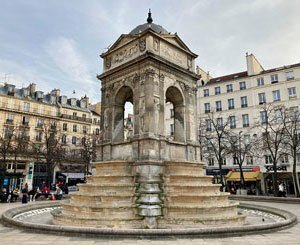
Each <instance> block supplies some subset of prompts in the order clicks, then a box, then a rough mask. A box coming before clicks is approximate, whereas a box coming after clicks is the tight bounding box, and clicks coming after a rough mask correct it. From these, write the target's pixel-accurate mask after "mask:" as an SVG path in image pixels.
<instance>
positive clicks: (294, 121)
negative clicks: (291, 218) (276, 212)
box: [283, 109, 300, 197]
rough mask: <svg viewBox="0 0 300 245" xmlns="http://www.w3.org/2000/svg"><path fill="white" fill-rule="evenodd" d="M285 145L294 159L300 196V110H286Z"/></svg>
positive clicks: (294, 170)
mask: <svg viewBox="0 0 300 245" xmlns="http://www.w3.org/2000/svg"><path fill="white" fill-rule="evenodd" d="M284 114H285V115H284V119H285V120H283V123H284V130H285V135H284V136H285V139H284V146H285V148H286V149H287V150H288V153H289V155H290V156H291V157H292V159H293V182H294V188H295V195H296V197H300V188H299V178H298V173H297V156H298V154H300V113H299V111H298V110H296V111H295V110H293V109H289V110H285V111H284Z"/></svg>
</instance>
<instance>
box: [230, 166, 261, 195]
mask: <svg viewBox="0 0 300 245" xmlns="http://www.w3.org/2000/svg"><path fill="white" fill-rule="evenodd" d="M243 176H244V181H245V186H244V189H246V190H247V194H248V195H259V194H261V192H262V191H261V172H260V168H259V167H253V168H243ZM226 183H227V189H228V190H229V191H230V192H231V193H232V194H236V193H237V192H238V190H240V189H241V186H240V183H241V173H240V169H239V168H233V169H232V170H231V171H230V172H228V174H227V175H226Z"/></svg>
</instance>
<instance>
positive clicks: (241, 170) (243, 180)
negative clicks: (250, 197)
mask: <svg viewBox="0 0 300 245" xmlns="http://www.w3.org/2000/svg"><path fill="white" fill-rule="evenodd" d="M239 168H240V183H241V189H244V188H245V178H244V172H243V168H242V165H241V164H239Z"/></svg>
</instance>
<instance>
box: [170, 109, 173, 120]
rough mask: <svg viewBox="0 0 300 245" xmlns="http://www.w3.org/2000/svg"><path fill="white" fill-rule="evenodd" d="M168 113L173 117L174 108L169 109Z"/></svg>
mask: <svg viewBox="0 0 300 245" xmlns="http://www.w3.org/2000/svg"><path fill="white" fill-rule="evenodd" d="M170 115H171V118H174V109H173V108H172V109H170Z"/></svg>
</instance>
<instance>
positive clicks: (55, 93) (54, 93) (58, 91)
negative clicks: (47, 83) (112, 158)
mask: <svg viewBox="0 0 300 245" xmlns="http://www.w3.org/2000/svg"><path fill="white" fill-rule="evenodd" d="M50 94H51V95H54V96H57V97H58V96H60V89H59V88H55V89H53V90H52V91H51V93H50Z"/></svg>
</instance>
